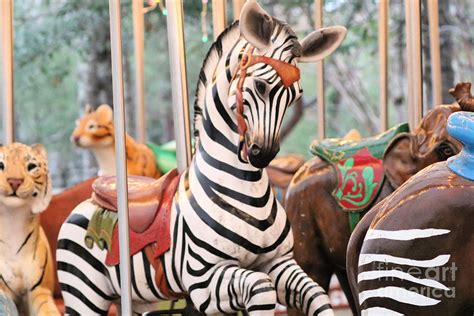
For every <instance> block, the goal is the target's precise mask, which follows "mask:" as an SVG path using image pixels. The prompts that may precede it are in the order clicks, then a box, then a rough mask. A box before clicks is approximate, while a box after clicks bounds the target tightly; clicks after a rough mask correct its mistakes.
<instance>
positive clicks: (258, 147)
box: [250, 144, 261, 156]
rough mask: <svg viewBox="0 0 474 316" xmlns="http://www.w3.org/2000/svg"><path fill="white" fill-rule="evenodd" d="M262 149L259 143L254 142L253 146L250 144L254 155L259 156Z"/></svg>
mask: <svg viewBox="0 0 474 316" xmlns="http://www.w3.org/2000/svg"><path fill="white" fill-rule="evenodd" d="M260 151H261V148H260V146H258V145H257V144H252V146H250V152H251V153H252V155H254V156H258V154H260Z"/></svg>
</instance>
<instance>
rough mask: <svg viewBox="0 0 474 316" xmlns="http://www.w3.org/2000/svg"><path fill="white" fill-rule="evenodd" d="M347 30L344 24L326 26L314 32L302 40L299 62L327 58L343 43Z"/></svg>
mask: <svg viewBox="0 0 474 316" xmlns="http://www.w3.org/2000/svg"><path fill="white" fill-rule="evenodd" d="M346 32H347V29H346V28H345V27H344V26H331V27H325V28H322V29H319V30H316V31H314V32H312V33H311V34H309V35H308V36H306V37H305V38H304V39H303V40H302V41H301V57H300V59H299V62H301V63H311V62H315V61H319V60H322V59H324V58H326V57H327V56H329V55H330V54H331V53H332V52H333V51H334V50H335V49H336V48H338V47H339V45H341V42H342V40H343V39H344V37H346Z"/></svg>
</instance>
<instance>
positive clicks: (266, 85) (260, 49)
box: [229, 1, 346, 168]
mask: <svg viewBox="0 0 474 316" xmlns="http://www.w3.org/2000/svg"><path fill="white" fill-rule="evenodd" d="M239 27H240V33H241V35H242V36H243V38H244V39H245V40H246V41H247V42H248V44H247V45H245V46H244V47H243V49H242V58H241V62H240V68H239V70H238V71H237V73H236V76H235V77H234V80H233V82H232V83H231V87H230V89H231V90H230V91H229V92H230V93H229V105H230V106H231V107H232V110H234V111H235V112H236V116H237V122H238V125H239V134H240V146H239V155H240V159H241V160H244V161H245V160H247V161H248V162H250V164H251V165H253V166H254V167H256V168H264V167H266V166H267V165H268V164H269V163H270V161H271V160H272V159H273V158H274V157H275V156H276V154H277V153H278V151H279V150H280V144H279V143H280V128H281V125H282V121H283V116H284V114H285V112H286V110H287V108H288V107H289V106H290V105H291V104H292V103H293V102H294V101H295V100H296V99H298V98H299V97H301V94H302V89H301V86H300V83H299V69H298V68H297V63H298V62H316V61H319V60H322V59H323V58H324V57H326V56H328V55H329V54H331V53H332V52H333V51H334V50H335V49H336V48H337V47H338V46H339V45H340V43H341V42H342V40H343V39H344V36H345V34H346V29H345V28H344V27H342V26H335V27H328V28H323V29H319V30H316V31H314V32H313V33H311V34H309V35H308V36H307V37H305V38H304V39H303V40H302V41H301V42H300V41H298V39H297V37H296V35H295V33H294V32H293V30H292V29H291V28H290V27H289V26H288V25H287V24H286V23H283V22H281V21H279V20H277V19H275V18H272V17H270V15H269V14H267V13H266V12H265V11H264V10H263V9H262V8H261V7H260V6H259V5H258V4H257V3H256V2H254V1H248V2H247V3H246V4H245V6H244V8H243V9H242V13H241V16H240V22H239Z"/></svg>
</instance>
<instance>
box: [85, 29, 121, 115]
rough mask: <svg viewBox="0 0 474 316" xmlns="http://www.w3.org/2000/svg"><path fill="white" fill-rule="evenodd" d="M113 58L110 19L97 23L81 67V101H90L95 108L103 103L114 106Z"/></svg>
mask: <svg viewBox="0 0 474 316" xmlns="http://www.w3.org/2000/svg"><path fill="white" fill-rule="evenodd" d="M111 64H112V60H111V55H110V33H109V24H108V20H102V21H100V23H98V24H97V27H96V28H95V30H94V32H93V34H91V42H90V47H89V52H88V55H87V57H86V60H85V62H84V63H83V64H82V65H81V66H80V69H79V98H78V99H79V103H80V104H81V106H84V104H86V103H90V104H91V105H92V106H93V107H94V108H95V107H97V106H98V105H100V104H102V103H107V104H110V105H111V106H112V107H113V104H112V103H113V98H112V68H111Z"/></svg>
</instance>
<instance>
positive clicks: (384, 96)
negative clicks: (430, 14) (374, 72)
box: [379, 0, 390, 132]
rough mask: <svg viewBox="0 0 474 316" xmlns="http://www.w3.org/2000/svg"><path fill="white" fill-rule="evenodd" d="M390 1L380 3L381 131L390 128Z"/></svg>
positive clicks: (382, 0)
mask: <svg viewBox="0 0 474 316" xmlns="http://www.w3.org/2000/svg"><path fill="white" fill-rule="evenodd" d="M389 4H390V0H380V2H379V69H380V80H379V81H380V87H379V90H380V100H379V111H380V131H381V132H384V131H385V130H387V128H388V87H387V85H388V9H389Z"/></svg>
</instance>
